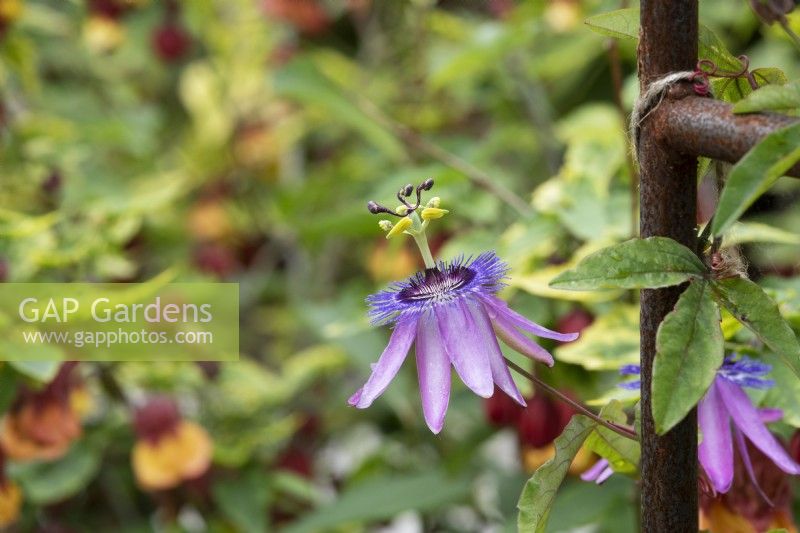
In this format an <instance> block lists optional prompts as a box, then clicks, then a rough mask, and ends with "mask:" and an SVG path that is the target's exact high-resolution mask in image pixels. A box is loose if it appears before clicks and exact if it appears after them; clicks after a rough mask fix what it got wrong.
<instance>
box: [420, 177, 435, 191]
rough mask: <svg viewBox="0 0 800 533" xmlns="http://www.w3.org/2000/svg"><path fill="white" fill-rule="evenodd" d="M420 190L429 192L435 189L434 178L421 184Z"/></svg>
mask: <svg viewBox="0 0 800 533" xmlns="http://www.w3.org/2000/svg"><path fill="white" fill-rule="evenodd" d="M419 188H420V189H422V190H423V191H429V190H431V189H433V178H428V179H426V180H425V181H423V182H422V184H420V186H419Z"/></svg>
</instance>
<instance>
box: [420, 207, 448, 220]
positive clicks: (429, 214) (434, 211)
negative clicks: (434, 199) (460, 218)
mask: <svg viewBox="0 0 800 533" xmlns="http://www.w3.org/2000/svg"><path fill="white" fill-rule="evenodd" d="M449 212H450V211H448V210H447V209H439V208H438V207H426V208H425V209H423V210H422V220H433V219H435V218H442V217H443V216H445V215H446V214H447V213H449Z"/></svg>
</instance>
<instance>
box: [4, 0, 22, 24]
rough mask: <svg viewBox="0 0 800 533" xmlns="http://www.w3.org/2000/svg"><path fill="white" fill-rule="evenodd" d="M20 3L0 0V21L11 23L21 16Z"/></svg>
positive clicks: (16, 0) (18, 0) (12, 0)
mask: <svg viewBox="0 0 800 533" xmlns="http://www.w3.org/2000/svg"><path fill="white" fill-rule="evenodd" d="M22 9H23V7H22V2H21V1H20V0H0V20H2V21H3V22H12V21H15V20H17V19H18V18H19V17H20V15H22Z"/></svg>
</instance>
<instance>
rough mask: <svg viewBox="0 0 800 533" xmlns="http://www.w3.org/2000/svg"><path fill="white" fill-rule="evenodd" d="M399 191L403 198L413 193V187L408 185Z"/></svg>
mask: <svg viewBox="0 0 800 533" xmlns="http://www.w3.org/2000/svg"><path fill="white" fill-rule="evenodd" d="M401 190H402V191H403V196H411V193H412V192H414V186H413V185H411V184H410V183H409V184H408V185H406V186H405V187H403V188H402V189H401Z"/></svg>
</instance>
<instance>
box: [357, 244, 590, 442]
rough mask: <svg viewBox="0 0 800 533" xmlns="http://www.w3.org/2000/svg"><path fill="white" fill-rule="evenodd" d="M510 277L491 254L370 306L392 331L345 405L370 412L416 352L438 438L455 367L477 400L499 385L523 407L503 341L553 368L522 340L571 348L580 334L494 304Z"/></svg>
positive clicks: (392, 291)
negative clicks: (412, 351)
mask: <svg viewBox="0 0 800 533" xmlns="http://www.w3.org/2000/svg"><path fill="white" fill-rule="evenodd" d="M506 272H508V266H507V265H506V264H505V263H504V262H503V261H501V260H500V259H499V258H498V257H497V255H496V254H495V253H494V252H486V253H483V254H481V255H479V256H478V257H477V258H475V259H474V260H468V259H467V260H465V259H463V258H458V259H455V260H454V261H452V262H450V263H445V262H443V261H439V262H438V263H437V264H436V265H435V266H434V267H433V268H427V269H426V270H425V271H424V272H418V273H417V274H416V275H414V276H412V277H411V278H409V279H408V280H406V281H403V282H398V283H395V284H393V285H392V286H390V287H389V288H388V289H387V290H384V291H381V292H379V293H377V294H373V295H372V296H370V297H369V298H367V302H368V303H369V305H370V316H371V318H372V321H373V323H374V324H394V330H393V331H392V335H391V338H390V339H389V344H388V345H387V346H386V349H385V350H384V351H383V353H382V354H381V356H380V358H379V359H378V362H377V363H376V364H375V365H373V368H372V375H371V376H370V377H369V379H368V380H367V382H366V383H365V384H364V386H363V387H361V388H360V389H359V390H358V391H357V392H356V393H355V394H353V396H352V397H350V399H349V401H348V403H349V404H350V405H353V406H355V407H358V408H359V409H364V408H367V407H369V406H370V405H371V404H372V402H373V401H375V399H376V398H377V397H378V396H380V395H381V394H382V393H383V391H384V390H386V387H388V385H389V383H390V382H391V381H392V379H393V378H394V376H395V375H396V374H397V371H398V370H399V369H400V366H401V365H402V364H403V361H404V360H405V358H406V355H407V354H408V352H409V350H410V349H411V345H412V344H414V345H415V351H416V359H417V374H418V376H419V389H420V396H421V397H422V412H423V414H424V415H425V422H426V423H427V424H428V427H429V428H430V429H431V431H433V432H434V433H439V432H440V431H441V430H442V426H443V425H444V417H445V414H446V412H447V404H448V402H449V400H450V365H452V366H453V367H455V369H456V373H458V375H459V376H460V377H461V380H462V381H463V382H464V383H465V384H466V385H467V387H469V388H470V389H472V391H473V392H475V394H477V395H478V396H481V397H483V398H488V397H490V396H492V394H493V393H494V386H495V385H497V386H498V387H499V388H500V389H501V390H502V391H503V392H505V393H506V394H508V395H509V396H510V397H511V398H513V399H514V400H515V401H516V402H517V403H519V404H520V405H522V406H524V405H525V400H524V399H523V398H522V395H521V394H520V392H519V390H518V389H517V386H516V385H515V384H514V380H513V379H512V377H511V373H510V372H509V370H508V367H507V366H506V363H505V361H504V359H503V354H502V352H501V351H500V345H499V344H498V341H497V339H498V337H499V338H500V339H502V340H503V342H504V343H505V344H507V345H508V346H509V347H511V348H513V349H514V350H516V351H518V352H519V353H521V354H523V355H526V356H528V357H531V358H532V359H534V360H536V361H540V362H542V363H545V364H546V365H548V366H552V365H553V356H552V355H550V354H549V353H548V352H547V350H545V349H544V348H542V347H541V346H539V345H538V344H536V343H535V342H534V341H533V340H531V339H530V338H529V337H528V336H526V335H525V334H524V333H523V332H524V331H525V332H529V333H533V334H534V335H537V336H539V337H545V338H548V339H555V340H559V341H571V340H574V339H576V338H577V337H578V334H577V333H558V332H555V331H551V330H549V329H547V328H544V327H542V326H540V325H538V324H536V323H534V322H531V321H530V320H528V319H527V318H525V317H523V316H522V315H520V314H518V313H516V312H514V311H513V310H511V309H510V308H509V307H508V306H507V305H506V304H505V302H503V301H502V300H500V299H499V298H497V296H495V294H496V293H497V291H498V290H499V289H500V288H501V287H502V286H503V282H502V280H503V279H504V278H505V275H506Z"/></svg>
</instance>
